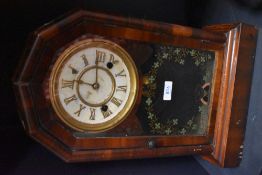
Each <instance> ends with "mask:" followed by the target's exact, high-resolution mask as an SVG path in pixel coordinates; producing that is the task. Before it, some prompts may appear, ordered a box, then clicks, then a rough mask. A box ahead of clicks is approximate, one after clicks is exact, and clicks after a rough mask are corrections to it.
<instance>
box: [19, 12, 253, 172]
mask: <svg viewBox="0 0 262 175" xmlns="http://www.w3.org/2000/svg"><path fill="white" fill-rule="evenodd" d="M88 35H92V36H94V35H99V36H105V37H109V38H110V37H118V38H121V39H124V40H125V39H127V40H134V41H141V42H148V43H165V44H171V45H175V46H180V47H188V48H196V49H202V50H211V51H214V52H215V57H216V67H215V69H216V71H215V72H216V74H215V79H214V84H215V85H214V89H213V91H212V97H213V98H212V107H211V108H210V111H209V114H210V118H209V127H208V132H207V134H206V135H205V136H194V135H193V136H151V135H148V136H146V135H143V136H128V135H126V136H117V135H116V136H113V137H112V136H109V137H104V136H103V137H99V135H98V136H94V137H92V136H91V137H85V136H81V134H80V135H79V134H77V133H76V131H74V130H72V129H70V128H68V127H67V126H65V124H64V123H63V122H61V121H60V120H59V119H58V118H57V117H56V114H55V113H54V111H53V109H52V106H51V104H50V100H49V97H48V95H49V94H48V82H49V81H48V80H49V75H50V70H51V68H52V64H53V61H54V60H53V59H54V57H55V55H57V54H59V51H61V49H63V48H64V47H65V46H67V45H68V44H69V43H72V42H75V40H76V39H79V38H81V37H83V36H85V37H86V36H88ZM256 38H257V30H256V28H255V27H254V26H250V25H247V24H242V23H237V24H223V25H212V26H206V27H204V28H203V29H193V28H190V27H183V26H179V25H172V24H165V23H159V22H152V21H145V20H138V19H132V18H122V17H117V16H111V15H105V14H100V13H93V12H87V11H84V10H79V11H75V12H73V13H70V14H68V15H66V16H64V17H62V18H60V19H58V20H56V21H53V22H51V23H48V24H46V25H44V26H43V27H41V28H39V29H38V30H36V31H35V32H33V33H32V35H31V37H30V38H29V40H28V44H27V47H26V49H25V53H24V56H23V58H22V59H21V62H20V64H19V66H18V68H17V69H16V72H15V74H14V90H15V94H16V98H17V102H18V110H19V111H20V116H21V121H22V124H23V126H24V129H25V130H26V132H27V133H28V134H29V135H30V136H31V137H32V138H34V139H35V140H36V141H38V142H39V143H41V144H42V145H44V146H45V147H46V148H47V149H49V150H50V151H52V152H53V153H55V154H56V155H58V156H59V157H60V158H62V159H63V160H64V161H67V162H81V161H101V160H114V159H133V158H149V157H162V156H179V155H193V154H198V155H201V156H202V157H203V158H204V159H207V160H209V161H211V162H213V163H216V164H219V165H220V166H222V167H234V166H237V165H238V164H239V162H240V161H241V158H242V148H243V139H244V131H245V123H246V116H247V111H248V102H249V93H250V85H251V80H252V72H253V63H254V54H255V48H256ZM124 44H125V43H124ZM126 45H128V44H126ZM130 52H131V54H133V55H132V56H133V58H134V61H135V63H136V65H137V67H138V69H139V66H140V65H141V64H142V63H143V62H144V61H145V60H143V59H141V58H143V57H141V55H139V54H141V53H139V49H136V48H135V46H132V47H131V48H130ZM139 58H140V59H139ZM142 76H143V75H142V74H141V71H140V77H141V79H140V87H141V86H142ZM141 93H142V92H141V90H140V91H139V94H140V96H141ZM136 103H137V105H136V106H139V103H140V99H138V100H137V102H136ZM127 126H132V127H131V129H132V130H134V131H136V130H139V121H138V120H137V116H136V108H135V109H134V111H133V112H132V113H131V114H130V116H128V117H127V119H126V120H125V121H124V122H123V123H121V124H120V125H119V126H117V127H116V128H114V129H113V130H112V131H111V130H110V131H108V132H106V134H110V133H111V135H112V133H113V134H114V133H121V132H123V130H124V128H126V127H127Z"/></svg>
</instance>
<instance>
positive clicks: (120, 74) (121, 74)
mask: <svg viewBox="0 0 262 175" xmlns="http://www.w3.org/2000/svg"><path fill="white" fill-rule="evenodd" d="M118 76H121V77H126V74H125V71H124V69H123V70H121V71H120V72H119V73H117V74H115V77H118Z"/></svg>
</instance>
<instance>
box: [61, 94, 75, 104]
mask: <svg viewBox="0 0 262 175" xmlns="http://www.w3.org/2000/svg"><path fill="white" fill-rule="evenodd" d="M75 100H77V98H76V96H75V95H72V96H71V97H68V98H65V99H64V102H65V104H66V105H68V104H69V103H70V102H72V101H75Z"/></svg>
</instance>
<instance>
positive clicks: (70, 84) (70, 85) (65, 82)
mask: <svg viewBox="0 0 262 175" xmlns="http://www.w3.org/2000/svg"><path fill="white" fill-rule="evenodd" d="M74 83H75V80H64V79H62V88H67V87H68V88H71V89H74Z"/></svg>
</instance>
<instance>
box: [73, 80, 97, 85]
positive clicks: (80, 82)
mask: <svg viewBox="0 0 262 175" xmlns="http://www.w3.org/2000/svg"><path fill="white" fill-rule="evenodd" d="M76 82H78V83H79V84H86V85H89V86H93V84H91V83H87V82H84V81H83V80H78V81H77V80H76Z"/></svg>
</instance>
